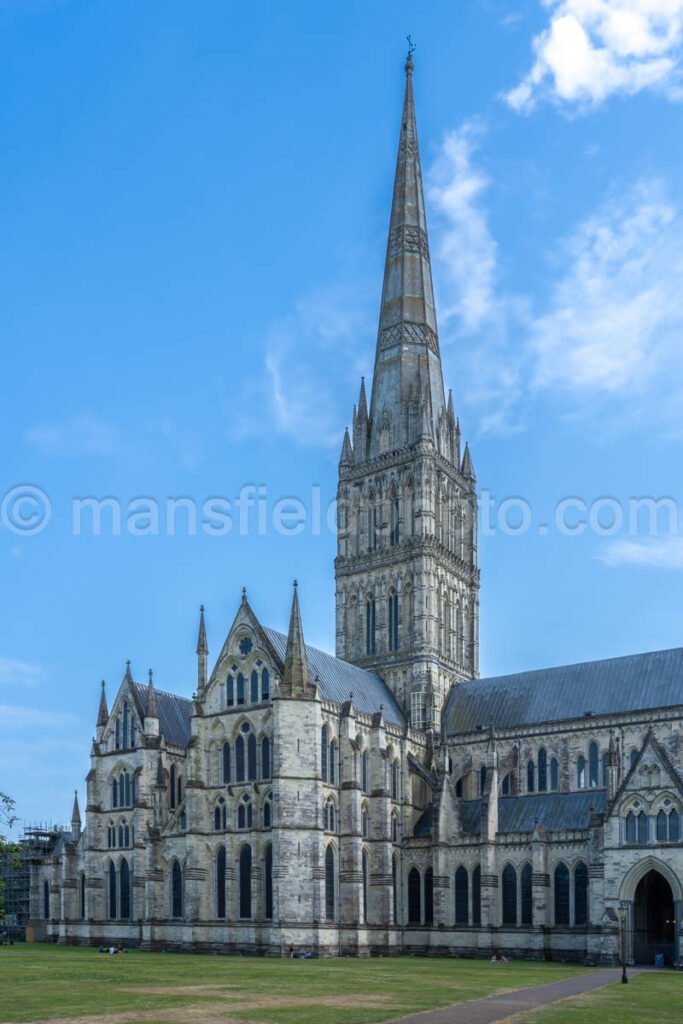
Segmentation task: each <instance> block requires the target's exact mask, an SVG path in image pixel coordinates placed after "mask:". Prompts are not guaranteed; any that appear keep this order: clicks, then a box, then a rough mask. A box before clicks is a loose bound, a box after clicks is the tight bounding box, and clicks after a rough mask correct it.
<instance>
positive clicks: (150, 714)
mask: <svg viewBox="0 0 683 1024" xmlns="http://www.w3.org/2000/svg"><path fill="white" fill-rule="evenodd" d="M158 717H159V715H158V713H157V695H156V692H155V690H154V678H153V673H152V670H151V669H150V670H149V682H148V683H147V710H146V712H145V718H158Z"/></svg>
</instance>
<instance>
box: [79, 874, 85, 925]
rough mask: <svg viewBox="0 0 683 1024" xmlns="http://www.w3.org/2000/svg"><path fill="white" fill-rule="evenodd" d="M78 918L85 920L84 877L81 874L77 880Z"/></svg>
mask: <svg viewBox="0 0 683 1024" xmlns="http://www.w3.org/2000/svg"><path fill="white" fill-rule="evenodd" d="M78 916H79V917H80V919H81V921H84V920H85V875H84V874H83V872H81V875H80V878H79V880H78Z"/></svg>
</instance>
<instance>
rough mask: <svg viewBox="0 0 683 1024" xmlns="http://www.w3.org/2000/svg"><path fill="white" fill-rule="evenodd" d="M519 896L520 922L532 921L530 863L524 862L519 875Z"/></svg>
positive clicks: (527, 922) (530, 922) (527, 923)
mask: <svg viewBox="0 0 683 1024" xmlns="http://www.w3.org/2000/svg"><path fill="white" fill-rule="evenodd" d="M519 891H520V897H521V911H522V924H523V925H529V924H532V923H533V890H532V883H531V864H525V865H524V867H523V868H522V871H521V874H520V876H519Z"/></svg>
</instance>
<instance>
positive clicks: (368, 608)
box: [365, 597, 377, 655]
mask: <svg viewBox="0 0 683 1024" xmlns="http://www.w3.org/2000/svg"><path fill="white" fill-rule="evenodd" d="M376 625H377V606H376V604H375V599H374V597H369V598H368V599H367V601H366V603H365V653H366V654H367V655H372V654H376V653H377V640H376V634H375V629H376Z"/></svg>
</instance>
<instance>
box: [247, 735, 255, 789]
mask: <svg viewBox="0 0 683 1024" xmlns="http://www.w3.org/2000/svg"><path fill="white" fill-rule="evenodd" d="M247 778H248V779H249V781H250V782H255V781H256V737H255V736H254V734H253V732H251V733H249V739H248V740H247Z"/></svg>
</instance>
